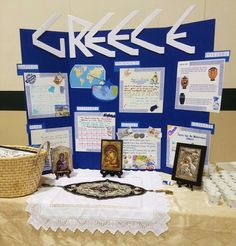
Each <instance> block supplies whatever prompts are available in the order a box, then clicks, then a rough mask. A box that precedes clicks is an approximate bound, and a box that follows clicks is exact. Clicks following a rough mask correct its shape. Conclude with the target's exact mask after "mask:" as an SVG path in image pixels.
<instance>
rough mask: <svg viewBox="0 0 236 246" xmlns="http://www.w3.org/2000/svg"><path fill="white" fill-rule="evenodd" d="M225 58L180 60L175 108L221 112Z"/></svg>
mask: <svg viewBox="0 0 236 246" xmlns="http://www.w3.org/2000/svg"><path fill="white" fill-rule="evenodd" d="M224 62H225V61H224V60H223V59H214V60H199V61H181V62H178V69H177V81H176V83H177V84H176V96H175V108H176V109H183V110H195V111H206V112H219V111H220V106H221V98H222V87H223V77H224Z"/></svg>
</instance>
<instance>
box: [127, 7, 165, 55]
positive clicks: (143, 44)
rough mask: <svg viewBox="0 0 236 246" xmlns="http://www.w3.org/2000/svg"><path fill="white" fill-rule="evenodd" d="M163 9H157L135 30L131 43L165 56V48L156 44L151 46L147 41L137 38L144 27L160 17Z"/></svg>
mask: <svg viewBox="0 0 236 246" xmlns="http://www.w3.org/2000/svg"><path fill="white" fill-rule="evenodd" d="M161 11H162V10H161V9H156V10H154V11H153V12H152V13H151V14H150V15H149V16H147V17H146V18H145V19H144V21H143V22H142V23H141V24H140V25H139V26H138V27H136V28H135V30H134V31H133V32H132V33H131V42H132V43H134V44H137V45H139V46H141V47H143V48H145V49H148V50H151V51H153V52H156V53H159V54H164V53H165V48H164V47H160V46H157V45H154V44H150V43H148V42H146V41H143V40H141V39H139V38H137V36H138V35H139V34H140V33H141V32H142V31H143V29H144V27H145V26H146V25H147V24H149V23H150V22H151V21H152V19H154V18H155V17H156V16H157V15H159V13H160V12H161Z"/></svg>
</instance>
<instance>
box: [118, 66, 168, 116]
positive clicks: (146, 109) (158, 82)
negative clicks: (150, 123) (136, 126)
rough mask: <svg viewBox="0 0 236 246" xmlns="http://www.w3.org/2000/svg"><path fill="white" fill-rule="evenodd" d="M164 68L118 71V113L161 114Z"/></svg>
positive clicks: (124, 69)
mask: <svg viewBox="0 0 236 246" xmlns="http://www.w3.org/2000/svg"><path fill="white" fill-rule="evenodd" d="M164 77H165V68H163V67H150V68H122V69H120V88H119V89H120V94H119V95H120V101H119V110H120V112H127V113H128V112H129V113H162V111H163V97H164Z"/></svg>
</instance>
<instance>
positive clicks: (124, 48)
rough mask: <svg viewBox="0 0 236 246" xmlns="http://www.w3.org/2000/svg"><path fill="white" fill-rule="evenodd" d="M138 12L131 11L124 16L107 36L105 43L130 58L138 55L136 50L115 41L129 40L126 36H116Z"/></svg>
mask: <svg viewBox="0 0 236 246" xmlns="http://www.w3.org/2000/svg"><path fill="white" fill-rule="evenodd" d="M138 12H139V10H135V11H132V12H131V13H130V14H129V15H128V16H126V17H125V18H124V19H123V20H122V21H121V22H120V23H119V24H118V25H117V26H116V27H115V28H114V29H113V30H112V31H111V32H110V33H109V34H108V36H107V38H108V40H107V43H108V44H110V45H112V46H114V47H116V48H117V49H119V50H122V51H124V52H125V53H127V54H129V55H131V56H137V55H138V54H139V50H138V49H133V48H131V47H129V46H127V45H124V44H122V43H119V42H117V40H129V35H128V34H123V35H117V33H118V32H119V31H120V30H121V29H122V27H124V26H125V25H126V23H128V22H129V21H130V20H131V19H132V18H133V17H134V16H135V15H136V14H137V13H138Z"/></svg>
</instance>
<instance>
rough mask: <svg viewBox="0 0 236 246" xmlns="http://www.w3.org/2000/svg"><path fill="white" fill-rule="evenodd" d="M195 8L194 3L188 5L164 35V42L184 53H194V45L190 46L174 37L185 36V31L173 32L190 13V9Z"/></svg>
mask: <svg viewBox="0 0 236 246" xmlns="http://www.w3.org/2000/svg"><path fill="white" fill-rule="evenodd" d="M194 8H195V5H192V6H190V7H189V8H188V9H187V10H186V11H185V12H184V13H183V14H182V16H181V17H180V18H179V19H178V21H177V22H176V23H175V25H174V26H173V27H172V28H171V29H170V31H169V32H168V33H167V35H166V43H167V44H169V45H171V46H173V47H175V48H177V49H179V50H182V51H184V52H186V53H189V54H194V53H195V46H190V45H187V44H183V43H180V42H178V41H176V40H175V39H178V38H186V37H187V33H186V32H181V33H175V32H176V31H177V29H178V28H179V27H180V25H181V24H182V23H183V21H184V20H185V18H186V17H187V16H188V15H189V14H190V13H191V11H192V10H193V9H194Z"/></svg>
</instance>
